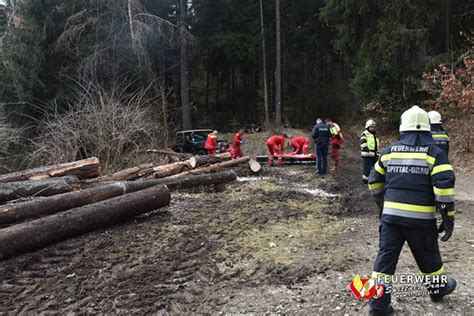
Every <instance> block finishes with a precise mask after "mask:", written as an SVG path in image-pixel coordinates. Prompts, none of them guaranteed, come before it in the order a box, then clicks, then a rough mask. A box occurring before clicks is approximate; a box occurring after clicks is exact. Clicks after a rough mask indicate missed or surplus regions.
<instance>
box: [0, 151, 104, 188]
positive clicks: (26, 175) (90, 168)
mask: <svg viewBox="0 0 474 316" xmlns="http://www.w3.org/2000/svg"><path fill="white" fill-rule="evenodd" d="M66 175H71V176H77V177H78V178H79V179H84V178H94V177H97V176H99V175H100V165H99V159H97V158H95V157H94V158H88V159H83V160H78V161H74V162H66V163H62V164H59V165H52V166H45V167H39V168H34V169H28V170H22V171H18V172H13V173H7V174H3V175H0V182H12V181H23V180H38V179H44V178H49V177H60V176H66Z"/></svg>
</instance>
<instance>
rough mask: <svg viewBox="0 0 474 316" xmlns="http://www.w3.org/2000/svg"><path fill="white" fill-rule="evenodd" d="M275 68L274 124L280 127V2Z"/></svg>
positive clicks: (276, 8) (276, 20) (276, 6)
mask: <svg viewBox="0 0 474 316" xmlns="http://www.w3.org/2000/svg"><path fill="white" fill-rule="evenodd" d="M275 23H276V66H275V124H276V125H277V126H281V32H280V0H275Z"/></svg>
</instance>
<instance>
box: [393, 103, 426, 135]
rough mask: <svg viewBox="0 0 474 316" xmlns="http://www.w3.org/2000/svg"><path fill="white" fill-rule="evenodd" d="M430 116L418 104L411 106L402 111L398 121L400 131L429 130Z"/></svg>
mask: <svg viewBox="0 0 474 316" xmlns="http://www.w3.org/2000/svg"><path fill="white" fill-rule="evenodd" d="M430 130H431V126H430V118H429V117H428V113H426V111H425V110H423V109H422V108H420V107H419V106H418V105H414V106H412V107H411V108H410V109H408V110H406V111H405V112H403V114H402V117H401V123H400V132H410V131H412V132H423V131H424V132H429V131H430Z"/></svg>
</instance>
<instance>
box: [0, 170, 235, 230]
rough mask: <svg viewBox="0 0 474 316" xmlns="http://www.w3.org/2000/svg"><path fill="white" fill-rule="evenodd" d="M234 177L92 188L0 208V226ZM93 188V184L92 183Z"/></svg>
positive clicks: (210, 176)
mask: <svg viewBox="0 0 474 316" xmlns="http://www.w3.org/2000/svg"><path fill="white" fill-rule="evenodd" d="M236 178H237V175H236V174H235V173H234V172H233V171H226V172H220V173H213V174H208V175H196V176H189V177H181V178H176V179H154V180H141V181H124V182H115V183H109V184H103V185H101V186H97V187H94V188H90V189H86V190H82V191H78V192H69V193H64V194H58V195H54V196H50V197H40V198H36V199H33V200H29V201H24V202H19V203H13V204H7V205H3V206H0V224H3V225H7V224H12V223H15V222H17V221H20V220H25V219H28V218H34V217H42V216H46V215H51V214H55V213H58V212H63V211H66V210H69V209H72V208H75V207H80V206H83V205H88V204H93V203H97V202H100V201H103V200H106V199H109V198H112V197H115V196H119V195H123V194H126V193H131V192H136V191H139V190H143V189H146V188H149V187H152V186H156V185H164V184H166V185H168V186H169V189H172V190H174V189H187V188H192V187H200V186H207V185H214V184H215V185H217V184H223V183H227V182H230V181H234V180H235V179H236ZM96 185H97V183H96Z"/></svg>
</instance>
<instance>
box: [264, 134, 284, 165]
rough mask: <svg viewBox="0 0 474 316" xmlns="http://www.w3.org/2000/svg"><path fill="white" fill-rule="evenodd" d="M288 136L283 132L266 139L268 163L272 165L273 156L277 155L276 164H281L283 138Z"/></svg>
mask: <svg viewBox="0 0 474 316" xmlns="http://www.w3.org/2000/svg"><path fill="white" fill-rule="evenodd" d="M287 137H288V135H286V134H285V133H283V134H282V135H274V136H272V137H270V138H269V139H268V140H267V147H268V152H269V153H270V159H269V164H270V166H273V157H278V164H279V165H282V164H283V159H282V157H281V155H282V154H283V153H284V151H285V139H286V138H287Z"/></svg>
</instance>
